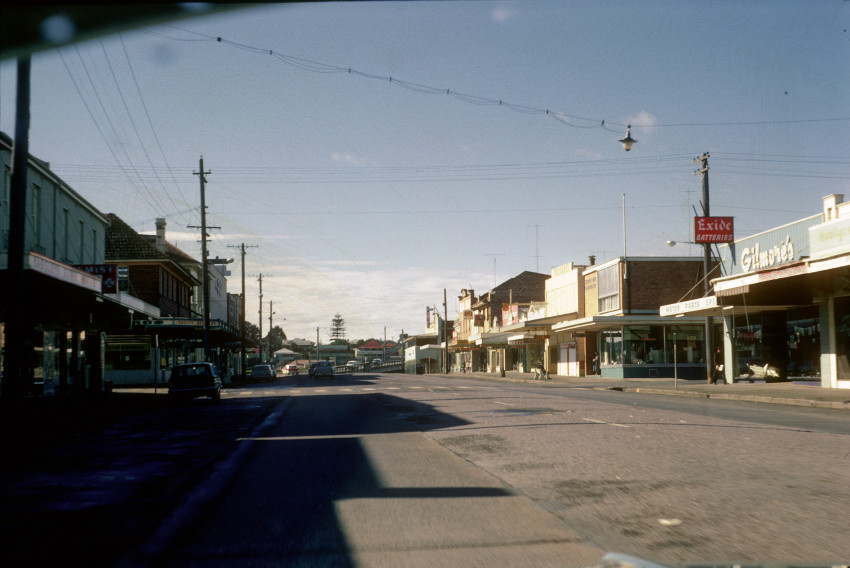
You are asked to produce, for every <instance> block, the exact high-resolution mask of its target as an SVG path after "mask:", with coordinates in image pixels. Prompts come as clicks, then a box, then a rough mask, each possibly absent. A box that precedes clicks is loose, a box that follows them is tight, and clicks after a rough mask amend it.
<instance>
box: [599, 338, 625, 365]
mask: <svg viewBox="0 0 850 568" xmlns="http://www.w3.org/2000/svg"><path fill="white" fill-rule="evenodd" d="M600 337H601V340H602V355H601V356H600V359H601V364H602V365H620V364H622V363H623V332H622V331H620V330H617V331H603V332H602V333H601V334H600Z"/></svg>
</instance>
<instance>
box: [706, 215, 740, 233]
mask: <svg viewBox="0 0 850 568" xmlns="http://www.w3.org/2000/svg"><path fill="white" fill-rule="evenodd" d="M697 228H698V229H699V230H701V231H710V232H712V233H714V232H721V231H723V232H728V231H732V221H730V220H729V219H728V218H727V217H697Z"/></svg>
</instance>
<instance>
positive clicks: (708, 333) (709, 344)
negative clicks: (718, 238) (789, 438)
mask: <svg viewBox="0 0 850 568" xmlns="http://www.w3.org/2000/svg"><path fill="white" fill-rule="evenodd" d="M694 163H695V164H696V163H699V165H700V168H699V169H698V170H697V171H696V172H695V173H694V175H696V174H701V176H702V214H703V216H705V217H710V216H711V213H710V208H709V201H708V152H703V154H702V155H701V156H700V157H699V158H697V159H695V160H694ZM702 247H703V263H702V272H703V284H704V289H705V296H706V297H708V296H709V295H710V294H711V282H710V279H709V277H708V275H709V273H710V272H711V244H710V243H704V244H703V245H702ZM705 375H706V381H707V382H708V383H711V380H712V378H713V376H714V319H713V318H712V317H711V316H706V318H705Z"/></svg>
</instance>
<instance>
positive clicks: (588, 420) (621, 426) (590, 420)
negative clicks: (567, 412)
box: [582, 418, 631, 428]
mask: <svg viewBox="0 0 850 568" xmlns="http://www.w3.org/2000/svg"><path fill="white" fill-rule="evenodd" d="M582 420H586V421H587V422H594V423H596V424H608V425H609V426H617V427H619V428H631V426H628V425H627V424H617V423H616V422H605V421H604V420H594V419H593V418H582Z"/></svg>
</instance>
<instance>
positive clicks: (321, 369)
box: [310, 361, 334, 379]
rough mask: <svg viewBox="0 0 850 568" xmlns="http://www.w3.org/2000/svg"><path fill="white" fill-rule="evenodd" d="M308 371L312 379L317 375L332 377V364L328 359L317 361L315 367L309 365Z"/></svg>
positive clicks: (317, 376) (316, 377)
mask: <svg viewBox="0 0 850 568" xmlns="http://www.w3.org/2000/svg"><path fill="white" fill-rule="evenodd" d="M310 373H311V375H310V376H312V377H313V378H314V379H318V378H319V377H327V378H329V379H332V378H334V366H333V364H332V363H331V362H330V361H318V362H317V363H316V366H315V367H312V366H311V369H310Z"/></svg>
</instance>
